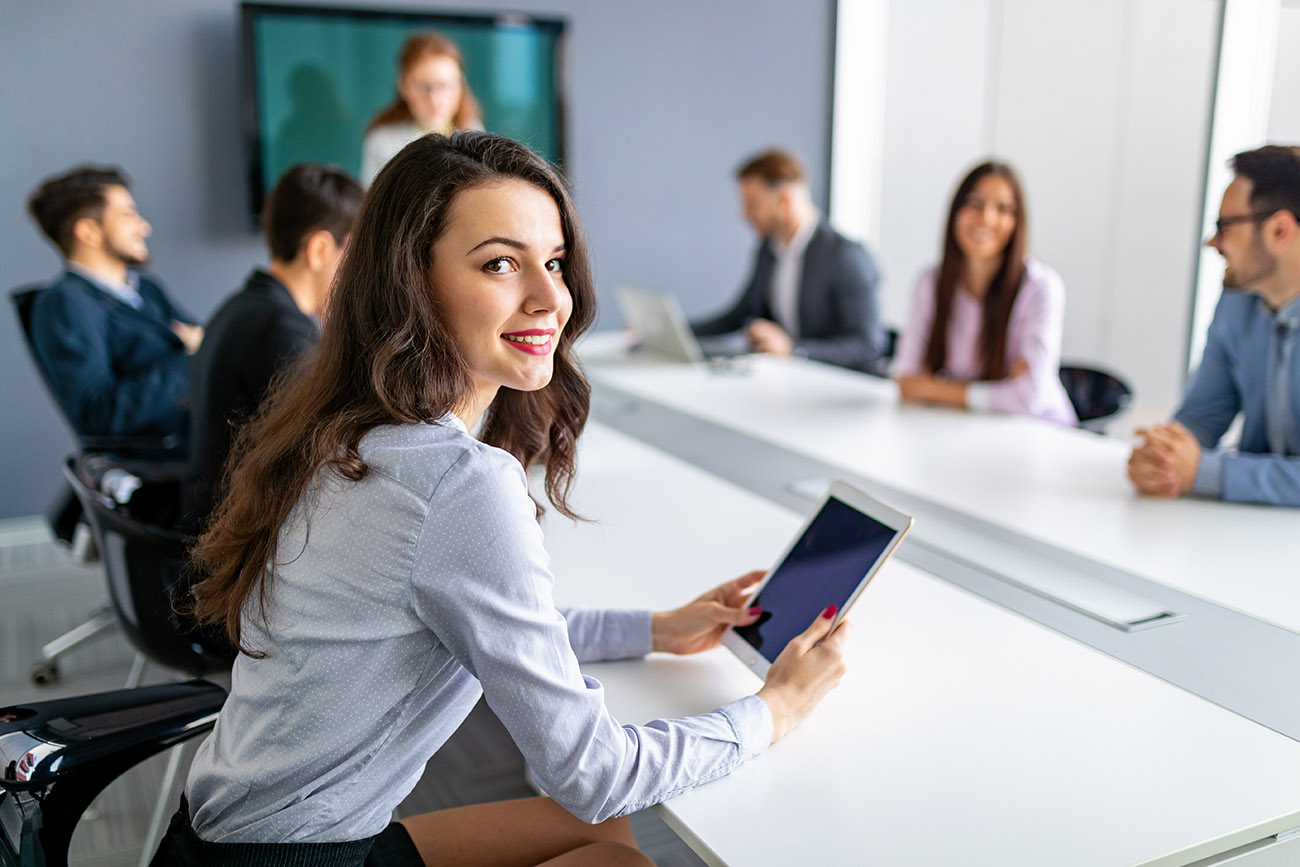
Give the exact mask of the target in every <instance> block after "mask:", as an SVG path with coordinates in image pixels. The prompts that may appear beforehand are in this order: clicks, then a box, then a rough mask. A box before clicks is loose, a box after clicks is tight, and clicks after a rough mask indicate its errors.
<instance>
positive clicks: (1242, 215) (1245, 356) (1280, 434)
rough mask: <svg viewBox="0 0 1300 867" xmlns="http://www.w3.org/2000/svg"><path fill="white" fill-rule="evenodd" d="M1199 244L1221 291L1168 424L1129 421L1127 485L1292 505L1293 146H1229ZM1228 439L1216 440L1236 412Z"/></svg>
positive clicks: (1297, 227)
mask: <svg viewBox="0 0 1300 867" xmlns="http://www.w3.org/2000/svg"><path fill="white" fill-rule="evenodd" d="M1231 166H1232V170H1233V175H1234V176H1233V179H1232V183H1230V184H1228V188H1227V189H1226V190H1224V191H1223V200H1222V202H1221V203H1220V205H1219V218H1218V219H1217V220H1216V221H1215V224H1214V234H1213V235H1211V236H1210V238H1209V240H1207V241H1206V242H1205V243H1206V246H1209V247H1213V248H1214V249H1215V250H1216V251H1218V253H1219V255H1220V256H1222V257H1223V262H1224V271H1223V290H1224V291H1223V295H1222V296H1221V297H1220V298H1219V305H1218V307H1217V308H1216V309H1215V311H1214V319H1213V320H1212V321H1211V322H1210V328H1209V332H1208V334H1207V335H1206V338H1205V352H1204V354H1203V355H1202V356H1201V364H1200V367H1198V368H1197V370H1196V374H1195V375H1194V376H1193V377H1192V381H1191V382H1190V383H1189V384H1188V386H1187V393H1186V394H1185V395H1184V396H1183V402H1182V404H1181V405H1180V406H1179V407H1178V411H1177V412H1175V413H1174V420H1173V421H1172V422H1170V423H1169V424H1162V425H1156V426H1155V427H1152V428H1148V429H1145V430H1139V431H1138V435H1139V440H1140V441H1139V444H1138V445H1137V447H1136V448H1134V449H1133V452H1132V454H1131V455H1130V456H1129V461H1128V476H1129V479H1130V480H1131V481H1132V482H1133V485H1134V487H1136V488H1137V489H1138V491H1139V493H1143V494H1147V495H1149V496H1155V497H1181V496H1184V495H1188V494H1191V495H1195V496H1198V497H1208V498H1211V499H1218V500H1225V501H1228V502H1236V503H1266V504H1269V505H1275V506H1300V351H1297V350H1296V345H1297V344H1298V343H1300V148H1297V147H1294V146H1284V145H1266V146H1264V147H1262V148H1257V149H1255V150H1251V151H1245V152H1243V153H1239V154H1237V155H1236V156H1235V157H1233V158H1232V162H1231ZM1238 414H1240V415H1241V421H1242V424H1241V437H1240V440H1239V441H1238V443H1237V447H1236V448H1231V447H1228V446H1226V445H1225V444H1224V443H1222V442H1221V440H1222V439H1223V438H1224V435H1225V434H1226V433H1227V432H1228V428H1229V426H1230V425H1231V424H1232V422H1233V420H1234V419H1235V418H1236V417H1237V415H1238Z"/></svg>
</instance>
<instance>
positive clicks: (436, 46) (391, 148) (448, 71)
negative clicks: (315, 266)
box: [361, 30, 483, 187]
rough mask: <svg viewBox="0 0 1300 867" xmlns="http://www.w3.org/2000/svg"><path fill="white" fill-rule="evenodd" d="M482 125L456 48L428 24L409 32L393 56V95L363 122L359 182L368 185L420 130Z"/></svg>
mask: <svg viewBox="0 0 1300 867" xmlns="http://www.w3.org/2000/svg"><path fill="white" fill-rule="evenodd" d="M482 128H483V116H482V112H481V110H480V109H479V104H478V100H476V99H474V94H473V93H472V92H471V91H470V89H469V82H467V81H466V80H465V61H464V58H463V57H462V56H461V53H460V48H459V47H458V46H457V45H456V43H455V42H452V41H451V40H450V39H448V38H447V37H446V36H443V35H442V34H441V33H438V32H436V31H433V30H426V31H423V32H421V33H415V34H412V35H411V36H410V37H408V38H407V40H406V42H405V43H403V45H402V51H401V53H400V54H399V55H398V57H397V97H396V98H395V99H394V100H393V101H392V102H391V103H389V105H388V106H386V107H385V108H384V109H383V110H381V111H380V112H379V113H378V114H376V115H375V116H374V117H373V118H371V120H370V124H369V125H368V126H367V127H366V136H365V138H364V139H363V140H362V143H361V182H362V184H364V185H365V186H367V187H368V186H370V182H371V181H373V180H374V179H375V175H377V174H379V170H380V169H382V168H383V167H384V164H385V163H387V162H388V161H389V160H390V159H392V158H393V156H394V155H395V154H396V153H397V152H398V151H400V150H401V149H402V148H404V147H406V145H408V144H409V143H410V142H412V141H414V140H415V139H417V138H419V137H420V136H422V135H426V134H427V133H431V132H436V133H442V134H443V135H448V134H450V133H452V132H454V131H455V130H458V129H482Z"/></svg>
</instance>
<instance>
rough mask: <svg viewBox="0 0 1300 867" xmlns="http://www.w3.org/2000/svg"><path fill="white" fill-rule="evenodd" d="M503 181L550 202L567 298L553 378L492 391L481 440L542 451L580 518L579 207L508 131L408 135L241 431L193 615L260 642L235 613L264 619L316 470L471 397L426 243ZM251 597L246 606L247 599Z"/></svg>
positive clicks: (335, 465)
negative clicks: (297, 358) (312, 343)
mask: <svg viewBox="0 0 1300 867" xmlns="http://www.w3.org/2000/svg"><path fill="white" fill-rule="evenodd" d="M508 178H509V179H518V180H522V181H525V182H527V183H529V184H532V185H533V186H535V187H537V188H538V189H540V190H542V191H543V192H545V193H547V194H549V195H550V196H551V198H552V199H554V200H555V203H556V205H557V206H558V208H559V211H560V223H561V229H562V231H563V233H564V243H565V249H566V253H565V282H566V284H567V285H568V288H569V292H570V294H571V296H572V298H573V311H572V313H571V315H570V318H569V321H568V325H567V326H566V327H565V328H564V330H563V331H562V333H561V335H560V340H559V343H558V345H557V346H556V348H555V357H554V373H553V375H552V378H551V381H550V383H549V384H548V385H546V386H545V387H543V388H541V389H539V390H537V391H531V392H524V391H515V390H512V389H509V388H504V387H503V388H501V389H500V390H499V391H498V393H497V396H496V399H495V400H494V401H493V402H492V405H491V406H490V407H489V408H488V410H487V412H486V413H485V414H484V417H483V421H482V426H481V434H480V439H482V440H483V441H484V442H486V443H488V444H490V445H494V446H497V447H499V448H501V449H504V450H506V451H508V452H509V453H510V454H512V455H514V456H515V457H516V458H518V460H519V462H520V463H521V464H523V465H524V466H525V467H527V466H529V465H531V464H533V463H536V462H543V463H544V464H545V468H546V482H545V490H546V495H547V498H548V499H549V500H550V501H551V503H552V504H554V506H555V508H556V509H557V510H559V511H560V512H561V513H562V514H564V515H567V516H569V517H576V515H575V514H574V512H573V511H572V510H571V509H570V508H569V505H568V502H567V497H568V494H569V489H570V486H571V485H572V482H573V475H574V452H575V451H576V448H577V439H578V436H579V434H580V433H581V432H582V429H583V427H584V425H585V424H586V421H587V411H588V406H589V403H590V395H591V390H590V387H589V386H588V384H587V381H586V379H585V378H584V377H583V375H582V372H581V370H580V369H579V367H578V364H577V361H576V358H575V355H574V350H573V343H574V340H575V339H576V338H577V337H578V336H579V335H580V334H582V332H583V331H585V330H586V329H587V328H588V327H589V326H590V325H591V323H592V321H593V319H594V318H595V313H596V300H595V292H594V290H593V284H592V277H591V265H590V262H589V260H588V254H587V245H586V241H585V239H584V237H583V232H582V229H581V226H580V225H579V223H578V215H577V211H576V210H575V208H574V206H573V202H572V200H571V199H570V197H569V194H568V191H567V190H566V189H565V186H564V183H563V181H562V180H561V179H560V177H559V175H558V174H557V173H556V171H555V170H554V169H553V168H552V167H551V166H550V165H549V164H547V163H546V161H545V160H543V159H542V158H541V157H539V156H537V155H536V154H534V153H533V152H532V151H530V150H529V149H528V148H526V147H525V146H523V145H521V144H519V143H517V142H513V141H510V140H509V139H505V138H501V137H499V136H495V135H491V134H489V133H485V132H469V131H466V132H457V133H454V134H453V135H452V136H451V137H450V138H448V137H445V136H440V135H427V136H424V137H423V138H419V139H416V140H415V141H414V142H412V143H411V144H409V145H407V146H406V147H405V148H404V149H403V150H402V151H401V152H399V153H398V154H397V156H395V157H394V158H393V159H392V160H391V161H390V162H389V163H388V165H387V166H385V167H384V169H383V170H382V171H381V172H380V173H379V176H378V177H377V178H376V179H375V183H374V185H373V186H372V187H371V188H370V192H369V194H368V195H367V196H366V199H365V201H364V202H363V203H362V206H361V213H360V214H359V215H358V217H357V222H356V225H355V226H354V228H353V231H352V237H351V241H350V244H349V247H348V250H347V254H346V256H345V257H344V261H343V263H342V265H341V267H340V269H339V273H338V276H337V277H336V280H335V284H334V287H333V290H332V293H331V295H330V304H329V308H328V315H327V319H326V322H325V326H324V331H323V334H322V337H321V341H320V343H319V344H318V346H317V347H316V349H315V350H314V352H313V353H312V354H311V355H309V356H308V357H307V358H306V359H304V361H303V362H302V363H301V364H300V365H299V367H298V368H297V369H293V370H291V371H290V372H289V373H288V374H286V375H283V376H282V377H281V379H280V380H279V381H278V382H277V383H276V385H275V386H274V387H273V389H272V392H271V396H270V397H269V398H268V399H267V401H266V403H265V404H264V406H263V408H262V410H261V411H260V412H259V413H258V414H257V416H256V417H255V418H254V419H253V420H252V421H251V422H250V423H249V424H248V425H247V426H246V427H245V428H244V429H243V431H242V432H241V433H240V434H239V436H238V437H237V439H236V442H235V446H234V449H233V451H232V456H231V459H230V461H229V462H228V464H227V469H226V477H225V480H224V483H223V489H224V490H225V495H224V496H223V497H222V499H221V501H220V504H219V505H218V507H217V509H216V510H215V512H214V513H213V516H212V519H211V523H210V524H209V526H208V529H207V531H206V532H205V533H204V534H203V535H202V536H201V537H200V538H199V540H198V543H197V544H196V546H195V548H194V549H193V551H192V560H193V564H194V566H195V567H196V569H197V571H198V575H197V578H198V582H197V583H196V585H195V587H194V591H193V614H194V616H195V617H196V618H197V619H198V620H199V622H200V623H202V624H204V625H207V626H208V627H210V628H219V629H222V630H223V631H224V632H225V634H226V635H228V636H229V638H230V640H231V642H232V643H233V644H234V645H235V646H237V647H239V649H240V650H242V651H243V652H244V653H247V654H249V655H251V656H259V655H261V654H260V652H258V651H255V650H253V649H251V648H249V647H246V646H245V645H244V644H243V643H241V641H240V624H241V618H242V616H243V615H244V613H245V612H246V611H250V610H255V611H256V612H257V614H258V617H259V619H260V620H261V621H262V622H263V623H264V622H265V613H266V602H267V598H268V593H269V592H270V589H271V583H272V579H273V576H274V571H275V570H274V566H275V564H276V563H277V562H279V561H278V559H277V558H278V555H279V552H278V549H277V546H278V538H279V534H280V528H281V526H282V525H284V523H285V521H286V520H287V519H288V518H289V514H290V512H291V511H292V510H293V509H294V508H295V505H297V504H299V503H300V501H302V508H304V509H306V510H308V511H307V512H305V513H304V520H309V515H310V511H309V510H310V508H311V507H312V505H313V504H312V502H311V501H310V499H309V498H310V497H311V496H312V494H311V492H312V490H314V486H313V485H312V484H311V483H312V480H313V478H314V477H316V475H317V474H318V473H320V472H333V473H336V474H337V475H338V476H340V477H342V478H343V479H346V480H348V481H353V482H355V481H359V480H361V479H362V478H364V477H365V475H366V472H367V466H366V463H365V461H363V460H362V458H361V455H360V453H359V452H358V444H359V443H360V440H361V438H362V437H363V436H364V435H365V434H366V432H367V431H369V430H371V429H372V428H374V427H376V426H378V425H385V424H420V423H425V422H430V421H432V420H434V419H437V418H439V417H440V416H442V415H443V414H445V413H447V412H450V411H452V410H453V408H455V407H457V406H461V405H463V403H464V400H465V399H466V397H467V396H468V395H469V394H470V390H471V387H470V375H469V370H468V367H467V365H466V362H465V359H464V357H463V356H462V355H461V352H460V350H459V348H458V347H457V345H456V343H455V341H454V340H453V339H452V337H451V332H450V330H449V326H448V323H446V322H445V321H444V320H443V314H442V311H441V310H440V308H439V305H438V304H437V303H436V302H435V300H434V295H433V291H432V287H431V286H430V282H429V281H430V276H429V275H430V273H431V269H432V265H433V245H434V242H435V241H437V240H438V238H439V237H441V236H442V234H443V232H444V230H445V229H446V226H447V216H448V212H449V209H450V207H451V204H452V202H453V201H454V199H455V198H456V196H457V195H458V194H460V193H461V192H464V191H465V190H468V189H473V188H475V187H479V186H482V185H484V184H488V183H492V182H494V181H499V180H502V179H508ZM539 512H540V507H539ZM254 596H255V597H256V603H257V604H256V608H255V609H254V608H252V607H251V606H249V605H248V603H249V602H250V601H251V600H252V599H253V597H254Z"/></svg>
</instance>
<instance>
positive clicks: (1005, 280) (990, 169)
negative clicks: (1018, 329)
mask: <svg viewBox="0 0 1300 867" xmlns="http://www.w3.org/2000/svg"><path fill="white" fill-rule="evenodd" d="M989 175H993V176H996V177H999V178H1002V179H1003V180H1005V181H1006V182H1007V183H1008V184H1010V185H1011V193H1012V195H1013V196H1014V197H1015V200H1016V227H1015V229H1014V230H1013V231H1012V232H1011V239H1010V240H1009V241H1007V246H1006V249H1004V250H1003V251H1002V264H1001V265H1000V266H999V267H998V270H997V273H996V274H994V275H993V282H992V283H990V284H989V291H988V293H987V294H985V296H984V302H983V317H982V320H981V324H980V339H979V353H980V369H981V375H980V378H981V379H988V380H996V379H1005V378H1006V375H1007V326H1008V325H1009V324H1010V322H1011V308H1012V307H1013V306H1014V305H1015V303H1016V297H1017V296H1018V295H1019V294H1020V284H1021V282H1023V281H1024V278H1025V254H1026V253H1027V252H1028V248H1029V215H1028V213H1027V212H1026V209H1025V194H1024V188H1023V187H1022V186H1021V184H1020V178H1019V177H1018V176H1017V175H1016V171H1015V169H1013V168H1011V166H1009V165H1008V164H1006V163H1000V162H992V161H990V162H984V163H980V164H979V165H977V166H976V167H975V168H973V169H971V170H970V172H969V173H968V174H967V175H966V177H964V178H962V181H961V183H960V184H958V185H957V192H956V193H955V194H954V195H953V197H952V205H951V206H950V207H949V208H948V224H947V226H946V228H945V229H944V235H943V261H942V262H941V263H940V264H939V274H938V276H937V277H936V278H935V281H934V320H933V321H932V322H931V323H930V337H929V343H927V345H926V349H925V364H926V367H928V368H929V370H930V373H932V374H933V373H939V372H941V371H943V370H945V369H946V368H947V366H948V320H949V319H950V318H951V316H952V305H953V297H954V296H955V295H956V294H957V283H958V281H959V280H961V278H962V275H963V274H964V273H965V271H966V254H965V253H963V252H962V250H961V247H959V246H958V245H957V214H958V213H959V212H960V211H961V209H962V208H963V207H965V205H966V200H967V199H968V198H969V197H970V195H971V193H972V192H974V190H975V186H976V184H978V183H979V182H980V181H981V180H983V179H984V178H986V177H988V176H989Z"/></svg>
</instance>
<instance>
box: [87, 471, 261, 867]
mask: <svg viewBox="0 0 1300 867" xmlns="http://www.w3.org/2000/svg"><path fill="white" fill-rule="evenodd" d="M63 473H64V476H65V477H66V478H67V480H68V483H69V484H71V485H72V489H73V491H74V492H75V493H76V495H77V499H78V500H80V501H81V505H82V508H83V509H85V514H86V518H87V520H88V521H89V522H90V526H91V529H92V530H93V531H94V535H95V543H96V545H97V546H98V547H99V553H100V560H101V561H102V562H103V564H104V572H105V575H106V577H107V578H108V591H109V598H110V599H111V601H112V604H113V609H114V611H115V612H116V614H117V618H118V621H119V622H120V623H121V626H122V631H123V632H124V633H125V634H126V637H127V639H128V640H129V641H130V642H131V644H133V645H134V646H135V648H136V649H137V650H138V651H139V652H140V653H139V655H137V656H136V664H135V665H133V666H132V670H131V678H130V680H129V681H128V686H134V685H135V683H138V682H139V679H140V676H141V674H142V672H143V668H144V662H143V661H144V660H145V659H148V660H151V661H153V662H156V663H159V664H161V665H164V666H166V667H167V668H170V669H174V670H176V671H180V672H184V673H185V674H189V675H192V676H195V677H201V676H203V675H204V674H208V673H210V672H214V671H225V670H228V669H229V668H230V664H231V662H232V661H233V660H234V658H235V650H234V648H232V647H231V646H230V643H229V641H228V640H227V639H226V637H225V635H224V634H223V633H219V632H216V631H205V630H203V629H200V628H199V627H198V625H197V624H196V623H194V621H193V620H192V619H191V618H190V617H188V616H187V615H185V614H184V613H183V612H182V610H180V609H181V607H182V606H181V605H180V604H179V603H183V602H184V601H185V600H187V599H188V596H189V589H190V585H191V583H192V578H193V574H192V572H191V571H190V569H189V568H188V563H187V549H188V548H189V545H190V542H191V539H190V538H189V537H187V536H184V535H182V534H181V533H178V532H176V531H175V530H171V529H168V528H167V527H165V526H159V525H158V524H156V523H154V520H155V518H156V517H157V516H158V515H160V514H162V515H169V514H170V510H172V509H174V508H175V503H176V502H177V499H178V497H177V494H176V493H175V492H174V491H172V492H169V491H168V490H167V489H166V487H165V486H164V485H161V484H158V483H156V482H155V484H153V485H145V484H142V483H139V482H135V483H132V482H131V480H132V479H133V478H134V477H132V476H130V474H129V473H127V472H126V470H124V469H123V465H122V463H121V462H120V461H117V460H116V459H114V458H111V457H109V456H106V455H88V456H84V457H81V458H69V459H68V460H67V462H66V463H65V464H64V470H63ZM110 474H116V476H115V478H116V483H115V486H120V485H124V484H125V487H127V488H130V489H132V490H135V491H138V492H139V493H136V494H135V495H134V496H132V497H130V499H128V500H127V501H126V502H120V501H119V500H118V499H117V498H114V497H112V496H109V495H107V494H105V493H103V492H102V491H101V485H102V483H103V480H104V479H105V478H109V477H110ZM180 760H181V754H180V750H174V751H173V752H172V754H171V756H170V757H169V758H168V763H167V770H166V772H165V774H164V776H163V783H162V786H161V788H160V790H159V795H158V801H157V803H156V805H155V808H154V812H153V817H152V818H151V820H150V823H149V831H148V834H147V836H146V838H145V854H146V856H147V855H150V854H152V851H153V848H154V847H156V846H157V844H158V841H159V840H160V839H161V836H162V830H163V822H164V820H165V819H166V816H167V807H168V806H169V805H171V802H172V795H173V789H174V788H175V783H176V777H177V775H178V773H179V771H180ZM141 863H142V864H143V863H146V861H144V860H142V861H141Z"/></svg>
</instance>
